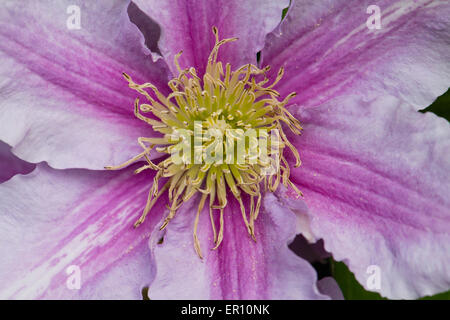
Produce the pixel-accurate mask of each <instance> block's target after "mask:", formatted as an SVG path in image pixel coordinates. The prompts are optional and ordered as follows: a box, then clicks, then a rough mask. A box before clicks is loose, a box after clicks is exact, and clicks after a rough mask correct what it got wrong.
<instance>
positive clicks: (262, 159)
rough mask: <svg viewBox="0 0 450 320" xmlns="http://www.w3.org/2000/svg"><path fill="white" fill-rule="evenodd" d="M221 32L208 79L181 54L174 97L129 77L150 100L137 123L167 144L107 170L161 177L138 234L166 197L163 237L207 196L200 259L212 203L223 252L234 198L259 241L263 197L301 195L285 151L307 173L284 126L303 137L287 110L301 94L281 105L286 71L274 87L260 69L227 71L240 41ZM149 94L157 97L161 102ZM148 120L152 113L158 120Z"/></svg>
mask: <svg viewBox="0 0 450 320" xmlns="http://www.w3.org/2000/svg"><path fill="white" fill-rule="evenodd" d="M213 32H214V35H215V37H216V42H215V46H214V48H213V49H212V51H211V54H210V55H209V58H208V63H207V68H206V72H205V74H204V76H203V77H201V78H200V77H199V76H198V75H197V72H196V70H195V69H194V68H189V69H185V70H183V69H181V67H180V65H179V63H178V59H179V57H180V55H181V52H180V53H178V54H177V55H176V56H175V65H176V66H177V69H178V71H179V75H178V77H176V78H174V79H172V80H170V81H169V86H170V88H171V89H172V93H170V94H169V95H168V96H167V97H166V96H164V95H163V94H161V93H160V92H159V91H158V89H157V88H156V87H155V86H153V85H152V84H150V83H144V84H136V83H135V82H133V80H132V79H131V77H130V76H129V75H127V74H125V73H124V77H125V79H126V80H127V81H128V83H129V87H130V88H132V89H134V90H136V91H137V92H139V93H140V94H141V95H143V96H144V97H145V98H146V100H147V103H143V104H140V102H139V98H136V100H135V104H134V106H135V115H136V117H137V118H139V119H140V120H142V121H145V122H147V123H148V124H149V125H151V126H152V128H153V130H154V131H156V132H159V133H160V134H161V136H160V137H149V138H143V137H142V138H139V139H138V143H139V144H140V145H141V147H142V148H143V150H144V151H143V152H142V153H140V154H139V155H137V156H136V157H134V158H132V159H130V160H129V161H127V162H125V163H124V164H122V165H119V166H116V167H112V166H109V167H106V169H110V170H116V169H121V168H124V167H126V166H128V165H129V164H131V163H133V162H135V161H138V160H141V159H144V160H145V161H146V164H145V165H144V166H142V167H140V168H139V169H137V170H136V173H139V172H142V171H143V170H147V169H151V170H155V171H156V175H155V178H154V181H153V186H152V187H151V189H150V192H149V196H148V201H147V204H146V206H145V208H144V210H143V213H142V215H141V217H140V218H139V219H138V220H137V221H136V223H135V227H137V226H139V225H140V224H141V223H142V222H143V221H144V220H145V217H146V216H147V214H148V213H149V212H150V210H151V208H152V206H153V205H154V204H155V203H156V201H157V200H158V198H159V197H160V196H161V195H162V194H163V193H165V192H167V193H168V198H169V202H170V206H169V213H168V214H167V217H166V218H165V221H164V223H163V225H162V226H161V230H162V229H164V228H165V227H166V226H167V224H168V223H169V222H170V221H171V220H172V219H173V218H174V216H175V214H176V212H177V210H178V209H179V208H180V206H181V205H182V204H183V203H184V202H186V201H188V200H189V199H191V198H192V197H193V196H194V195H197V194H200V195H201V198H200V202H199V205H198V210H197V214H196V217H195V221H194V230H193V236H194V247H195V250H196V252H197V254H198V255H199V256H200V258H201V257H202V253H201V249H200V244H199V240H198V237H197V227H198V221H199V216H200V214H201V212H202V210H203V208H204V206H205V203H206V200H207V199H208V198H209V215H210V219H211V227H212V231H213V235H214V243H215V247H214V249H216V248H218V247H219V245H220V243H221V242H222V240H223V231H224V217H223V214H224V208H225V207H226V206H227V203H228V197H229V196H231V197H234V198H235V199H236V200H237V201H238V202H239V205H240V211H241V214H242V219H243V222H244V224H245V226H246V228H247V231H248V233H249V235H250V236H251V237H252V238H253V239H254V240H256V238H255V227H254V222H255V220H256V219H257V218H258V214H259V210H260V205H261V194H262V192H264V191H271V192H274V191H275V190H276V189H277V188H278V186H279V184H280V183H283V184H284V186H285V187H291V188H293V189H294V191H295V192H296V193H297V194H298V195H299V196H300V195H301V192H300V191H299V190H298V189H297V188H296V186H295V185H294V184H293V183H292V182H291V181H290V180H289V175H290V169H289V165H288V162H287V161H286V159H285V157H284V149H285V148H286V147H288V148H289V149H290V150H291V152H292V153H293V154H294V157H295V159H296V164H295V166H296V167H298V166H300V157H299V154H298V151H297V150H296V149H295V147H294V146H293V145H292V144H291V143H290V142H289V141H288V139H287V137H286V135H285V133H284V131H283V125H287V126H288V127H289V129H290V130H291V131H292V132H294V133H295V134H300V132H301V130H302V128H301V126H300V123H299V121H298V120H297V119H295V118H294V117H293V116H292V115H291V114H290V113H289V112H288V111H287V110H286V108H285V105H286V104H287V103H288V101H289V99H291V98H292V97H293V96H295V93H291V94H289V95H288V96H287V97H286V98H285V99H284V100H281V101H280V100H278V97H279V96H280V94H279V93H278V92H277V91H275V90H274V89H273V87H274V86H275V85H276V84H277V83H278V82H279V81H280V80H281V78H282V76H283V72H284V70H283V68H281V69H280V70H279V72H278V75H277V77H276V79H274V81H273V82H272V83H271V84H268V82H269V79H268V78H267V77H266V76H265V73H266V72H267V71H268V70H269V69H270V67H266V68H264V69H260V68H258V67H256V66H254V65H252V64H248V65H244V66H242V67H240V68H239V69H237V70H235V71H232V70H231V65H230V64H229V63H227V64H226V65H225V70H224V68H223V65H222V63H221V62H220V61H217V54H218V50H219V47H220V46H222V45H223V44H225V43H227V42H231V41H235V40H237V39H236V38H229V39H223V40H219V35H218V30H217V28H215V27H213ZM146 89H150V90H152V92H153V94H154V97H155V98H153V97H152V96H151V95H150V94H149V93H148V92H147V91H146ZM142 113H151V114H153V116H154V117H146V116H144V115H143V114H142ZM282 124H283V125H282ZM153 148H155V149H156V151H158V152H160V153H162V154H166V157H165V158H164V160H161V161H160V162H159V163H157V164H155V163H153V162H152V160H150V150H151V149H153ZM160 182H162V183H161V184H162V186H161V188H160ZM229 191H230V192H231V193H230V192H229ZM246 204H247V205H246ZM217 219H218V225H219V230H218V231H217V230H216V220H217Z"/></svg>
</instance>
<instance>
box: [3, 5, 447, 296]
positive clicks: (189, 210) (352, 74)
mask: <svg viewBox="0 0 450 320" xmlns="http://www.w3.org/2000/svg"><path fill="white" fill-rule="evenodd" d="M73 5H75V6H78V8H79V12H80V13H81V20H80V25H79V27H80V28H68V25H67V19H68V15H70V13H69V14H67V12H68V11H67V8H68V7H69V6H73ZM369 5H377V6H379V7H380V8H381V17H382V20H381V21H382V25H381V29H369V28H368V27H367V25H366V20H367V18H368V14H367V12H366V9H367V8H368V7H369ZM288 6H289V1H276V2H275V1H269V0H258V1H256V0H250V1H245V2H244V1H234V0H228V1H226V2H225V1H224V2H222V1H200V0H197V1H189V2H186V1H171V2H170V3H169V2H166V1H151V0H147V1H144V0H142V1H134V2H133V3H130V1H125V0H109V1H97V2H95V3H94V2H92V3H89V4H87V3H85V2H84V1H73V0H72V1H65V0H64V1H40V2H26V3H22V2H18V1H4V2H2V4H1V5H0V40H1V41H0V59H1V61H2V64H1V67H0V97H1V99H0V123H1V126H0V140H2V141H4V142H6V143H7V144H9V145H10V146H11V147H12V152H13V153H14V154H15V155H16V156H17V157H19V158H20V159H22V160H24V161H27V162H30V163H37V165H36V168H35V169H34V171H33V172H32V173H29V174H26V175H20V174H19V175H15V176H14V177H13V178H11V179H10V180H8V181H6V182H4V183H2V184H0V199H1V201H0V238H1V245H0V252H1V255H2V260H1V262H0V278H1V283H2V286H1V288H0V296H1V297H3V298H27V299H30V298H66V299H68V298H82V299H89V298H91V299H92V298H136V299H139V298H142V290H143V288H146V287H147V288H148V295H149V297H150V298H151V299H173V298H189V299H192V298H199V299H211V298H212V299H326V298H330V297H331V298H339V297H341V296H340V293H339V292H338V289H337V288H336V284H335V282H333V280H332V279H330V278H325V279H324V280H322V281H321V282H318V281H317V275H316V272H315V270H314V269H313V267H312V266H311V265H310V264H309V262H308V261H306V260H304V259H302V258H300V257H299V256H297V255H296V254H294V253H293V252H292V251H291V250H290V249H289V248H288V244H289V243H291V242H292V240H293V239H294V237H295V236H296V235H297V234H302V235H303V236H304V237H305V238H306V239H308V240H309V241H310V242H315V241H317V240H319V239H323V242H324V246H325V249H326V250H327V251H329V252H331V253H332V254H333V257H334V258H335V259H336V260H339V261H344V262H345V263H346V264H347V265H348V266H349V268H350V270H351V271H353V272H354V273H355V276H356V278H357V279H358V280H359V281H360V283H361V284H362V285H364V286H365V287H366V288H367V289H371V288H370V287H369V285H368V281H367V277H368V274H367V270H368V268H369V267H370V266H374V265H375V266H377V267H378V269H379V270H380V272H381V278H380V279H381V283H380V286H379V289H378V290H379V292H380V293H381V294H382V295H383V296H386V297H389V298H417V297H420V296H423V295H430V294H434V293H437V292H441V291H444V290H447V289H448V288H449V287H450V277H449V275H450V270H449V267H448V264H447V262H448V260H449V255H450V248H449V243H450V241H449V240H450V235H449V230H450V212H449V205H450V203H449V199H450V197H449V195H448V190H450V181H449V177H448V172H449V169H450V161H449V157H448V155H449V152H450V143H449V141H450V139H449V138H450V130H449V124H448V122H447V121H445V120H444V119H441V118H439V117H437V116H435V115H433V114H429V113H425V114H422V113H418V112H417V110H419V109H423V108H425V107H426V106H428V105H429V104H430V103H431V102H433V100H434V99H435V98H436V97H437V96H439V95H440V94H442V93H443V92H445V91H446V90H447V88H448V84H449V83H450V79H449V78H450V64H449V61H450V57H449V55H450V54H449V52H450V50H449V49H450V48H449V37H450V25H449V22H448V18H447V17H448V16H449V14H450V5H449V4H448V2H447V1H437V0H436V1H430V0H420V1H412V0H411V1H408V0H404V1H387V0H386V1H381V0H380V1H356V0H355V1H349V0H345V1H344V0H333V1H331V0H319V1H317V0H315V1H306V0H305V1H300V0H297V1H292V3H291V4H290V7H289V10H288V12H287V15H286V17H285V18H284V19H283V21H281V23H280V18H281V13H282V10H283V9H284V8H286V7H288ZM69 12H70V10H69ZM213 27H216V28H213ZM211 30H214V33H213V32H211ZM235 38H238V39H235ZM224 39H225V40H224ZM226 39H233V40H236V41H231V40H230V41H229V40H226ZM221 41H222V42H221ZM224 42H227V43H224ZM180 51H183V53H182V54H179V53H180ZM259 51H261V60H260V61H257V53H258V52H259ZM268 66H270V69H269V68H268ZM123 73H125V79H124V78H123V76H122V74H123ZM232 75H235V76H236V78H235V79H234V80H232ZM174 79H175V80H174ZM227 79H228V80H227ZM240 83H241V84H240ZM239 88H240V89H239ZM132 89H134V90H132ZM293 92H295V93H296V94H292V93H293ZM212 93H214V94H212ZM233 94H236V97H234V96H233ZM138 96H140V97H141V100H136V98H138ZM214 96H215V97H214ZM263 96H264V98H265V100H266V101H263V102H261V101H262V100H263V98H262V97H263ZM217 97H221V98H223V99H218V98H217ZM230 97H231V98H230ZM142 99H146V101H145V102H144V101H143V100H142ZM239 99H240V100H239ZM230 101H231V103H229V105H228V106H227V102H230ZM240 103H242V104H240ZM202 107H203V108H206V110H203V109H202V110H200V109H201V108H202ZM209 107H211V109H208V108H209ZM171 108H175V109H176V110H175V109H174V110H175V111H174V110H172V109H171ZM177 108H178V109H177ZM183 108H186V109H183ZM219 109H220V110H222V112H221V113H220V114H219V113H218V110H219ZM183 110H185V112H186V114H185V115H184V118H183V119H180V118H177V115H171V113H170V112H173V113H177V112H180V113H181V112H182V111H183ZM246 110H247V111H251V114H258V117H255V118H252V117H247V118H245V117H244V118H239V117H240V116H241V115H240V114H239V112H238V111H241V113H244V115H245V111H246ZM214 111H216V113H215V114H214ZM233 112H234V113H233ZM144 114H145V115H144ZM168 114H169V115H171V116H170V117H169V116H168ZM187 115H195V117H194V116H192V117H191V116H189V117H188V116H187ZM230 115H231V116H230ZM233 115H234V117H233ZM238 116H239V117H238ZM232 117H233V119H231V118H232ZM236 117H237V118H239V119H237V118H236ZM191 120H192V121H194V120H199V121H201V123H203V122H202V121H206V122H208V123H209V124H210V125H211V127H213V128H215V129H218V128H229V127H236V126H239V125H238V122H239V120H241V121H242V123H241V124H242V125H243V126H242V127H244V128H245V126H246V125H247V126H249V127H251V128H253V127H254V128H260V126H261V125H267V124H274V123H275V125H276V127H277V128H278V129H279V131H280V133H281V135H280V136H281V143H280V146H282V148H281V150H279V152H278V153H276V157H277V158H278V159H280V160H281V162H280V163H281V165H280V167H279V168H278V171H277V172H275V174H274V175H273V176H272V179H271V181H266V182H267V183H268V184H269V187H268V188H264V187H263V185H264V179H265V180H269V177H268V176H263V175H262V174H259V172H258V170H257V169H256V168H254V167H253V168H248V167H238V168H237V169H238V172H237V173H236V172H234V171H233V168H223V167H217V168H216V169H215V171H213V170H212V169H211V167H207V168H204V169H203V171H201V172H203V173H204V175H203V177H200V176H199V172H200V169H199V170H197V169H192V168H186V167H184V166H178V167H176V166H174V164H173V163H169V161H167V159H170V158H167V156H166V155H165V153H164V152H167V151H169V150H167V149H166V148H168V147H167V146H168V145H176V144H171V140H168V137H167V136H165V135H166V134H168V133H172V132H173V130H174V129H175V128H180V127H183V126H184V128H185V129H190V128H193V127H192V126H188V125H190V121H191ZM184 121H186V122H187V123H188V125H186V123H185V122H184ZM173 122H176V123H173ZM149 124H150V125H149ZM300 128H302V129H300ZM158 129H159V130H158ZM156 145H159V147H158V148H156ZM151 147H155V148H151ZM202 148H203V146H202ZM205 148H206V147H205ZM202 150H204V149H202ZM299 159H301V165H299V164H300V161H299ZM130 160H131V161H130ZM212 167H214V166H212ZM105 168H106V169H115V170H105ZM234 169H236V168H234ZM252 170H253V171H252ZM136 171H137V174H133V173H134V172H136ZM219 172H220V173H219ZM249 172H252V174H250V173H249ZM214 173H215V174H214ZM255 173H256V174H255ZM185 175H187V176H189V175H191V176H190V177H189V179H187V178H186V180H183V179H182V177H184V176H185ZM221 175H222V179H220V178H219V177H220V176H221ZM199 177H200V178H202V179H199ZM239 177H241V178H242V179H241V180H240V179H239ZM159 180H161V183H160V182H159ZM199 180H201V181H199ZM167 181H169V184H165V186H166V187H164V183H167ZM277 181H278V182H277ZM208 183H209V185H208ZM181 185H182V187H181ZM213 186H214V187H213ZM250 186H251V187H250ZM149 190H150V192H149ZM187 190H190V191H189V192H188V193H186V191H187ZM164 191H165V192H164ZM173 191H175V194H174V193H173ZM300 191H301V193H302V194H303V196H300V197H299V194H300ZM183 192H184V193H183ZM177 195H178V197H177ZM205 195H206V196H205ZM180 199H182V201H181V200H180ZM211 199H212V200H211ZM207 200H208V202H207ZM205 203H208V205H205ZM166 205H167V206H168V207H167V206H166ZM150 209H151V210H150ZM141 214H143V215H142V219H139V217H140V216H141ZM144 218H145V219H144ZM135 226H136V228H135ZM161 227H163V228H161ZM193 235H194V236H193ZM77 275H78V276H79V280H80V286H79V287H76V286H75V288H74V287H73V286H71V283H69V282H70V281H69V280H70V279H73V277H74V276H77Z"/></svg>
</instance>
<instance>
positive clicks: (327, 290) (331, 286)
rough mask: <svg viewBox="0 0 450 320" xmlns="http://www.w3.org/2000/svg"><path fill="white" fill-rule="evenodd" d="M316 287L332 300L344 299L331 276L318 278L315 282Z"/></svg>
mask: <svg viewBox="0 0 450 320" xmlns="http://www.w3.org/2000/svg"><path fill="white" fill-rule="evenodd" d="M317 287H318V288H319V291H320V292H321V293H323V294H326V295H327V296H329V297H330V298H331V299H333V300H344V295H343V294H342V291H341V289H340V288H339V285H338V284H337V282H336V280H334V279H333V278H332V277H325V278H322V279H320V280H319V281H318V282H317Z"/></svg>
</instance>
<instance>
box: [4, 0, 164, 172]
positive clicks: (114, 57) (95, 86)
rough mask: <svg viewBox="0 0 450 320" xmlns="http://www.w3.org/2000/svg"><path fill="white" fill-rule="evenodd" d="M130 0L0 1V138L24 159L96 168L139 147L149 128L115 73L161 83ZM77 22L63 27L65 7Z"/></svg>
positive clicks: (160, 69) (128, 155) (133, 94)
mask: <svg viewBox="0 0 450 320" xmlns="http://www.w3.org/2000/svg"><path fill="white" fill-rule="evenodd" d="M128 4H129V1H125V0H123V1H121V0H114V1H107V0H103V1H97V2H86V1H71V0H70V1H69V0H67V1H50V0H46V1H39V2H33V1H27V2H17V1H12V2H11V1H7V3H4V4H2V6H1V8H0V21H1V22H0V59H1V61H2V65H1V67H0V123H1V124H2V125H1V126H0V138H1V139H2V140H4V141H5V142H7V143H8V144H10V145H12V146H13V151H14V153H15V154H17V155H18V156H19V157H21V158H22V159H25V160H27V161H29V162H41V161H47V162H48V163H49V164H50V165H51V166H53V167H55V168H60V169H64V168H73V167H76V168H89V169H103V167H104V166H105V165H114V164H119V163H121V162H123V161H125V160H127V159H129V158H131V157H132V156H134V155H135V154H137V152H140V150H141V148H140V147H139V146H138V145H137V141H136V139H137V138H138V137H139V136H142V135H147V136H148V135H151V134H152V131H151V130H150V127H149V126H147V125H146V124H144V123H143V122H142V121H140V120H137V119H136V118H135V117H134V114H133V111H134V107H133V102H134V99H135V97H136V92H135V91H133V90H131V89H129V88H128V83H127V81H126V80H125V79H123V76H122V73H123V72H127V73H128V74H130V75H131V76H132V77H133V79H134V80H135V81H137V82H140V83H143V82H147V81H149V82H153V83H154V84H155V85H157V86H159V87H160V88H161V90H167V86H166V81H167V72H166V71H167V70H166V66H165V64H164V63H163V62H162V61H159V62H158V63H153V62H152V60H151V58H150V56H148V55H146V52H148V50H145V49H144V48H145V47H144V43H143V42H144V39H143V36H142V34H141V33H140V32H139V30H138V28H137V27H136V26H135V25H134V24H133V23H131V22H130V20H129V17H128V14H127V7H128ZM74 5H75V6H78V8H79V10H80V11H79V12H80V15H81V24H80V29H69V28H68V26H67V23H68V21H69V22H70V16H71V15H73V14H74V13H73V12H72V11H69V12H70V13H68V12H67V10H68V8H69V7H70V6H74Z"/></svg>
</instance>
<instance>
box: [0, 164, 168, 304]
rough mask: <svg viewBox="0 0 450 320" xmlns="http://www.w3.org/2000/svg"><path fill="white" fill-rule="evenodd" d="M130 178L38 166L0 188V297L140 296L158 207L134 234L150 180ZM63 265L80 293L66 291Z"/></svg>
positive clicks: (148, 273)
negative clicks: (77, 279)
mask: <svg viewBox="0 0 450 320" xmlns="http://www.w3.org/2000/svg"><path fill="white" fill-rule="evenodd" d="M131 173H132V171H130V170H124V171H121V172H95V171H87V170H64V171H58V170H53V169H50V168H49V167H47V166H46V165H38V167H37V169H36V170H35V171H34V172H33V173H31V174H29V175H27V176H16V177H14V178H13V179H11V180H10V181H8V182H6V183H3V184H1V185H0V198H1V199H0V237H1V245H0V253H1V256H2V260H1V262H0V281H1V283H2V286H1V288H0V296H1V297H3V298H8V299H36V298H44V299H49V298H50V299H68V298H78V299H80V298H81V299H86V298H119V297H120V298H138V297H140V296H141V289H142V287H143V286H144V285H148V284H149V283H150V282H151V280H152V278H153V272H152V264H151V259H150V258H151V256H150V252H149V251H146V249H145V247H147V244H146V243H147V241H148V237H149V234H150V231H151V230H152V229H153V227H154V225H155V223H156V222H157V221H159V219H160V212H161V211H162V210H161V208H160V206H159V204H158V205H157V206H156V207H155V208H154V211H152V212H151V214H150V215H149V216H148V218H147V221H146V222H145V223H144V224H143V225H141V226H140V227H139V228H138V229H134V228H133V224H134V222H135V221H136V220H137V218H138V217H139V216H140V214H141V212H142V209H143V207H144V205H145V202H146V198H147V193H148V188H149V187H150V186H151V182H152V175H151V174H146V173H141V174H139V175H132V174H131ZM147 248H148V247H147ZM137 252H139V255H138V254H137ZM146 252H147V253H146ZM140 255H145V256H143V257H142V256H140ZM70 266H76V267H78V268H79V270H80V271H81V274H80V276H81V288H80V290H71V289H70V288H69V287H68V286H67V281H68V278H69V275H68V274H67V273H66V271H67V269H68V268H69V267H70ZM69 270H70V269H69ZM130 270H134V272H130ZM112 275H114V276H112ZM101 290H108V291H105V292H100V291H101Z"/></svg>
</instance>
